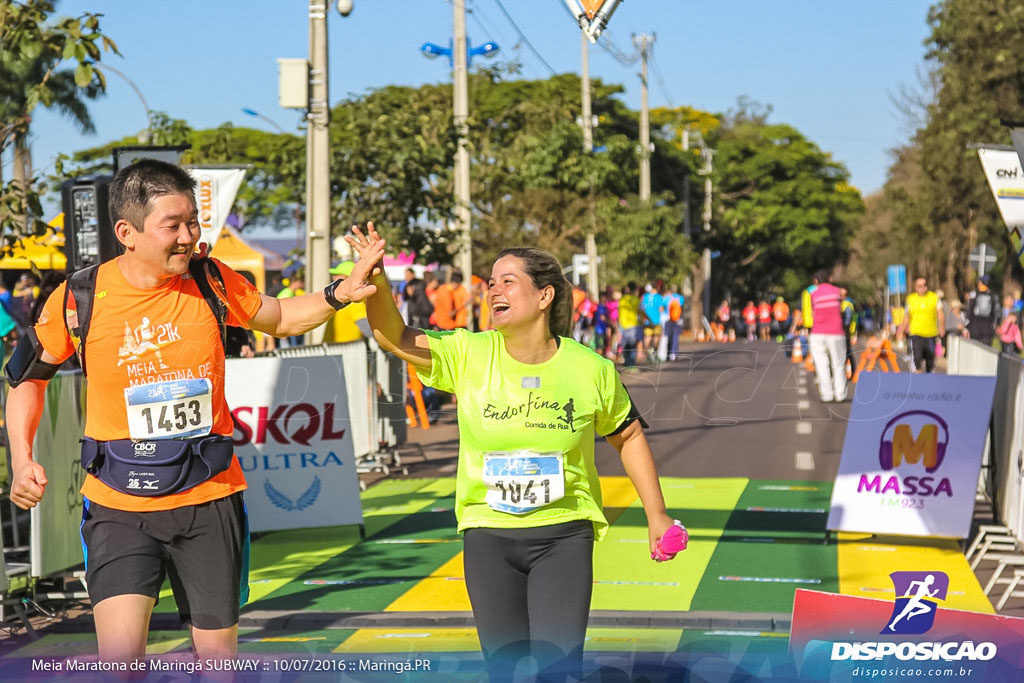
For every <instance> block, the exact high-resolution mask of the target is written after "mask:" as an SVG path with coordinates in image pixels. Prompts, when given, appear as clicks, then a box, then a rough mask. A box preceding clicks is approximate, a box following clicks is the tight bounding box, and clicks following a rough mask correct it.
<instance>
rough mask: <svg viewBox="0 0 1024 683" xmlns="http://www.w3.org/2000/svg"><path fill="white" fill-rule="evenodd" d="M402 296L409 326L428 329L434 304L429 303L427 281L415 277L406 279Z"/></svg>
mask: <svg viewBox="0 0 1024 683" xmlns="http://www.w3.org/2000/svg"><path fill="white" fill-rule="evenodd" d="M402 298H404V299H405V303H406V309H405V310H406V314H407V315H408V316H409V326H410V327H417V328H419V329H421V330H429V329H430V316H431V314H433V312H434V304H432V303H430V297H429V296H427V283H426V282H425V281H424V280H421V279H419V278H417V277H414V278H412V279H411V280H406V282H405V289H404V290H403V291H402Z"/></svg>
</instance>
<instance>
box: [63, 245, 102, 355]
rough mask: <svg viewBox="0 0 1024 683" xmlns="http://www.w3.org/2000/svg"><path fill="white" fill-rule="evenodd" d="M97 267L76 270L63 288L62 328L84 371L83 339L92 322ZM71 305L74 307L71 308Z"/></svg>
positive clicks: (87, 333)
mask: <svg viewBox="0 0 1024 683" xmlns="http://www.w3.org/2000/svg"><path fill="white" fill-rule="evenodd" d="M99 268H100V267H99V265H95V266H89V267H88V268H83V269H82V270H77V271H75V272H74V273H72V274H71V277H69V278H68V281H67V285H66V286H65V288H64V327H65V328H66V329H67V331H68V335H69V336H70V337H71V343H72V344H73V345H74V347H75V353H77V354H78V362H79V364H80V365H81V366H82V374H83V375H84V374H86V371H85V339H86V337H87V336H88V335H89V325H90V323H91V322H92V305H93V302H94V301H95V300H96V274H97V272H98V271H99ZM71 304H73V305H74V307H73V308H72V306H71Z"/></svg>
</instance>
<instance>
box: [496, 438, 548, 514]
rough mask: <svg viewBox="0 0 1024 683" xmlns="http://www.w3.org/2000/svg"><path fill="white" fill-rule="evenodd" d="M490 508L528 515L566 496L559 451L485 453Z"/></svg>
mask: <svg viewBox="0 0 1024 683" xmlns="http://www.w3.org/2000/svg"><path fill="white" fill-rule="evenodd" d="M483 478H484V483H485V484H486V485H487V497H486V500H487V505H489V506H490V507H491V509H492V510H498V511H499V512H511V513H512V514H517V515H521V514H525V513H527V512H532V511H533V510H536V509H537V508H542V507H544V506H545V505H547V504H548V503H553V502H555V501H556V500H560V499H561V498H562V497H564V496H565V470H564V462H563V456H562V454H561V453H560V452H557V451H556V452H551V453H534V452H533V451H498V452H493V453H485V454H484V473H483Z"/></svg>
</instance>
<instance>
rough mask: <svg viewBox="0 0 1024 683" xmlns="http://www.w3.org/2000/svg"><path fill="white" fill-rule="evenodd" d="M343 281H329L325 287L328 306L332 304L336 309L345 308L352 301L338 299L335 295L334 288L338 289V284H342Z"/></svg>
mask: <svg viewBox="0 0 1024 683" xmlns="http://www.w3.org/2000/svg"><path fill="white" fill-rule="evenodd" d="M341 283H342V280H334V281H333V282H331V283H329V284H328V285H327V286H326V287H324V300H325V301H326V302H327V305H328V306H330V307H331V308H333V309H334V310H336V311H340V310H341V309H343V308H345V307H346V306H348V305H349V304H350V303H352V302H351V301H345V302H341V301H338V298H337V297H336V296H334V290H336V289H337V288H338V285H340V284H341Z"/></svg>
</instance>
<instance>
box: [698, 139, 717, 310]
mask: <svg viewBox="0 0 1024 683" xmlns="http://www.w3.org/2000/svg"><path fill="white" fill-rule="evenodd" d="M701 156H702V157H703V158H704V168H702V169H701V175H703V176H704V216H703V218H704V233H705V237H706V236H707V233H709V232H711V170H712V167H713V164H714V158H715V150H713V149H711V148H710V147H707V146H706V145H702V149H701ZM701 269H702V270H703V273H704V310H705V312H706V313H707V314H708V315H710V314H711V249H709V248H708V247H704V252H703V253H702V254H701Z"/></svg>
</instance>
